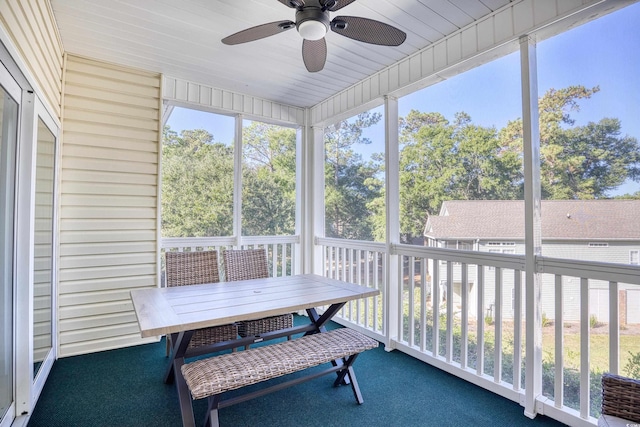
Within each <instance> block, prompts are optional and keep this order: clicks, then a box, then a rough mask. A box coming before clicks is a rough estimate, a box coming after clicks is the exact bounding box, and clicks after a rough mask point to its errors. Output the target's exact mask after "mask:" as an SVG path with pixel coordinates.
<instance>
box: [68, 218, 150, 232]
mask: <svg viewBox="0 0 640 427" xmlns="http://www.w3.org/2000/svg"><path fill="white" fill-rule="evenodd" d="M155 227H156V220H155V219H75V220H69V219H65V220H64V221H61V222H60V230H62V231H87V230H138V229H147V230H154V231H155Z"/></svg>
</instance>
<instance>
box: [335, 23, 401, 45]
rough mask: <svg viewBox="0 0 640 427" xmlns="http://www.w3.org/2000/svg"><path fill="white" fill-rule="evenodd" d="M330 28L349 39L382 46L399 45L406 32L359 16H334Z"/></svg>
mask: <svg viewBox="0 0 640 427" xmlns="http://www.w3.org/2000/svg"><path fill="white" fill-rule="evenodd" d="M331 30H333V31H334V32H336V33H338V34H340V35H342V36H345V37H349V38H350V39H354V40H358V41H361V42H365V43H371V44H379V45H382V46H400V45H401V44H402V43H404V41H405V40H406V39H407V34H406V33H405V32H404V31H401V30H399V29H397V28H396V27H392V26H391V25H389V24H385V23H384V22H380V21H375V20H373V19H369V18H362V17H359V16H336V17H335V18H333V20H332V21H331Z"/></svg>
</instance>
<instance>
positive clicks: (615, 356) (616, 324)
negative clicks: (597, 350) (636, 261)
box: [609, 282, 620, 375]
mask: <svg viewBox="0 0 640 427" xmlns="http://www.w3.org/2000/svg"><path fill="white" fill-rule="evenodd" d="M619 371H620V295H619V294H618V282H609V372H611V373H614V374H616V375H617V374H619V373H620V372H619Z"/></svg>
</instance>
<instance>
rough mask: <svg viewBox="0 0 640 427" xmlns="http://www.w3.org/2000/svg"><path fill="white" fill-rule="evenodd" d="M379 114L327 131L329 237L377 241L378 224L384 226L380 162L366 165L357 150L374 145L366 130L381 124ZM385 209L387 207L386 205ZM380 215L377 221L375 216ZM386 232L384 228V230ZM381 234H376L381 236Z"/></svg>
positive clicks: (327, 231)
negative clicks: (360, 145)
mask: <svg viewBox="0 0 640 427" xmlns="http://www.w3.org/2000/svg"><path fill="white" fill-rule="evenodd" d="M380 119H381V115H380V114H379V113H370V112H365V113H361V114H359V115H358V116H356V118H355V120H352V121H347V120H344V121H341V122H339V123H336V124H335V125H332V126H329V127H327V128H326V129H325V134H324V142H325V156H326V161H325V234H326V235H327V237H339V238H344V239H355V240H373V239H374V224H377V225H378V227H380V226H381V225H382V226H383V223H382V221H380V215H382V214H383V212H384V209H383V208H382V207H381V206H380V195H381V194H382V193H381V192H382V188H383V183H382V182H381V181H380V179H379V178H378V176H377V175H378V173H379V172H380V170H381V169H380V164H379V162H378V161H372V162H365V161H364V160H363V159H362V156H361V155H360V154H358V153H357V152H356V151H355V150H354V147H355V146H356V145H357V144H365V145H367V144H370V143H371V141H370V140H369V139H368V138H366V137H364V136H363V131H364V129H366V128H368V127H370V126H372V125H374V124H376V123H378V122H379V121H380ZM383 200H384V199H383ZM382 206H384V204H382ZM374 212H376V213H377V221H374V220H373V216H374V215H373V213H374ZM383 229H384V228H383ZM380 234H382V235H383V236H384V234H383V233H380V232H378V233H377V234H376V235H377V237H380Z"/></svg>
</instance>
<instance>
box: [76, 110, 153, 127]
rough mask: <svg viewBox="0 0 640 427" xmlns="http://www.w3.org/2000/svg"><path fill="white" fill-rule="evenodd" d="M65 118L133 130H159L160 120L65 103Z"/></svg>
mask: <svg viewBox="0 0 640 427" xmlns="http://www.w3.org/2000/svg"><path fill="white" fill-rule="evenodd" d="M65 118H66V119H68V120H70V121H78V122H88V123H92V124H103V125H109V126H118V127H123V128H125V129H132V130H150V131H153V132H157V130H158V121H156V120H149V119H145V118H144V117H131V116H127V115H124V114H106V113H103V112H99V111H89V110H82V109H74V108H67V107H66V105H65Z"/></svg>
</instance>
